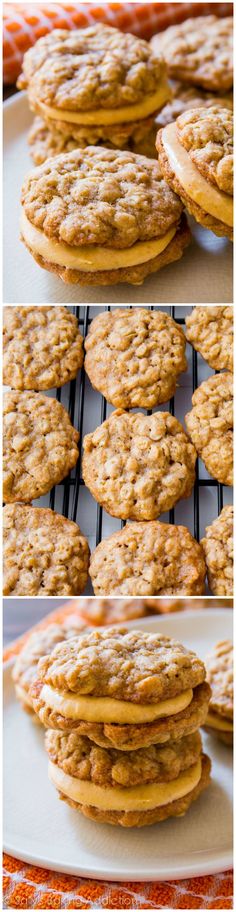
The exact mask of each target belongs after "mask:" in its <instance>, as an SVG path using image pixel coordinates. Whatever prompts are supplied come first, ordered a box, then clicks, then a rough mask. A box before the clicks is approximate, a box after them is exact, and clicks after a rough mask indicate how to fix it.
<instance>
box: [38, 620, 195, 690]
mask: <svg viewBox="0 0 236 912" xmlns="http://www.w3.org/2000/svg"><path fill="white" fill-rule="evenodd" d="M38 672H39V678H40V680H41V681H42V682H43V683H46V684H50V685H51V686H52V687H56V688H58V689H59V690H62V691H69V692H70V691H71V692H72V693H76V694H86V695H87V696H88V695H90V696H94V697H96V696H99V697H102V696H104V697H113V698H115V699H117V700H128V701H132V702H134V703H155V702H157V701H158V702H159V700H163V699H168V698H169V697H172V696H175V695H177V694H179V693H181V692H182V691H183V690H186V689H187V688H189V687H192V686H193V687H196V686H197V685H198V684H200V683H201V682H202V681H204V678H205V668H204V664H203V662H202V661H201V659H199V658H198V656H197V655H196V654H195V653H194V652H193V651H192V650H188V649H186V648H185V647H184V646H182V645H181V643H178V642H177V641H175V640H173V639H170V638H169V637H166V636H162V635H161V634H153V633H145V632H144V631H140V630H132V631H127V630H126V628H125V627H124V628H122V627H121V628H120V627H119V628H117V627H111V628H110V629H109V630H105V631H100V630H99V631H98V630H96V631H92V632H91V633H89V634H86V635H85V636H82V637H80V638H78V637H74V638H72V639H70V640H68V641H67V642H66V643H62V644H61V645H59V646H58V647H56V649H54V650H53V652H52V653H51V655H50V656H46V657H45V658H43V659H41V660H40V662H39V666H38Z"/></svg>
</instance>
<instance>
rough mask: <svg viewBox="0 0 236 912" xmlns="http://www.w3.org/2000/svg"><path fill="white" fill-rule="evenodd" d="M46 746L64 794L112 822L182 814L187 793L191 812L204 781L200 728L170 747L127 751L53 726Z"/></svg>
mask: <svg viewBox="0 0 236 912" xmlns="http://www.w3.org/2000/svg"><path fill="white" fill-rule="evenodd" d="M46 750H47V753H48V755H49V778H50V779H51V781H52V782H53V783H54V784H55V785H56V787H57V789H58V790H59V796H60V797H62V798H63V799H64V800H65V801H68V803H69V804H72V806H73V807H76V809H78V810H79V811H82V813H85V816H91V817H92V818H94V819H98V820H99V819H101V820H103V821H105V820H106V821H107V822H108V823H119V824H121V825H123V826H130V825H132V826H135V825H136V826H144V825H145V824H146V823H153V822H154V820H155V814H156V815H157V819H165V817H169V816H171V814H172V813H174V814H178V813H179V812H180V801H181V802H182V801H183V796H184V798H185V802H186V796H187V802H186V806H185V810H187V807H188V806H189V804H190V803H191V801H192V796H193V790H194V789H196V787H198V788H199V785H200V783H201V782H202V762H204V761H203V755H202V747H201V738H200V736H199V733H198V732H195V734H193V735H191V736H188V737H186V738H182V740H180V741H178V742H175V741H173V742H171V743H170V745H169V746H168V747H156V746H155V745H152V746H151V747H149V748H143V749H141V750H138V751H135V752H130V753H129V752H126V753H122V752H121V751H117V750H114V749H113V750H112V749H106V750H104V749H102V748H100V747H97V746H96V745H94V744H91V742H90V741H89V740H88V739H87V738H82V737H79V736H78V735H76V734H74V733H73V734H69V735H63V734H61V733H58V732H54V731H50V730H49V731H48V732H47V734H46ZM205 784H206V783H205ZM200 788H201V789H202V786H201V785H200ZM90 802H91V803H90ZM117 808H119V810H117ZM182 810H183V809H182Z"/></svg>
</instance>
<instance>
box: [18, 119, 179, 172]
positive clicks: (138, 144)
mask: <svg viewBox="0 0 236 912" xmlns="http://www.w3.org/2000/svg"><path fill="white" fill-rule="evenodd" d="M179 113H180V112H179ZM150 136H151V147H150ZM155 136H156V129H155V124H154V116H151V117H147V118H145V119H142V120H139V121H130V122H129V121H127V123H121V124H112V125H111V124H109V126H105V125H104V124H103V125H101V124H100V125H95V124H94V125H93V126H92V125H91V124H90V125H89V126H85V125H84V126H82V124H75V123H73V124H70V123H66V121H58V120H56V121H55V120H52V118H50V117H48V116H47V117H45V120H44V119H43V118H42V117H38V116H37V117H35V118H34V121H33V125H32V127H31V129H30V131H29V134H28V143H29V146H30V152H31V155H32V158H33V160H34V163H35V165H42V164H43V162H45V161H46V159H47V158H51V156H52V155H60V153H61V152H72V151H73V150H74V149H78V148H80V149H81V148H82V149H84V148H85V147H86V146H91V145H92V146H96V145H103V146H106V148H107V149H110V148H111V149H112V148H117V149H129V150H130V152H137V153H139V154H140V155H147V156H149V155H150V157H151V158H155V157H156V152H155Z"/></svg>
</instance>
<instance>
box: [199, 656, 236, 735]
mask: <svg viewBox="0 0 236 912" xmlns="http://www.w3.org/2000/svg"><path fill="white" fill-rule="evenodd" d="M206 669H207V679H208V681H209V684H210V687H211V699H210V703H209V711H208V714H207V718H206V722H205V726H204V727H205V728H206V730H207V731H208V732H209V733H210V734H212V735H215V736H216V737H217V738H219V739H220V741H223V743H224V744H227V745H229V746H230V747H231V746H232V745H233V715H234V709H233V699H234V682H233V674H234V661H233V643H232V642H231V641H230V640H223V642H220V643H216V645H215V647H214V649H213V651H212V652H211V653H210V654H209V655H208V656H207V658H206Z"/></svg>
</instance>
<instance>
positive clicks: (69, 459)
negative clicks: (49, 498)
mask: <svg viewBox="0 0 236 912" xmlns="http://www.w3.org/2000/svg"><path fill="white" fill-rule="evenodd" d="M3 416H4V417H3V498H4V500H5V501H6V503H14V501H17V500H23V501H31V500H34V499H35V498H37V497H40V496H41V495H42V494H46V493H47V491H50V488H52V487H53V485H55V484H58V483H59V481H61V480H62V478H65V476H66V475H68V472H69V471H70V469H72V468H73V466H75V464H76V462H77V459H78V455H79V450H78V447H77V442H78V439H79V434H78V431H76V430H75V428H74V427H73V426H72V424H71V421H70V418H69V415H68V413H67V411H66V409H64V407H63V405H61V403H60V402H58V401H57V399H51V397H49V396H43V395H42V393H34V392H25V393H22V392H18V391H17V390H13V391H11V392H10V393H6V394H5V396H4V403H3Z"/></svg>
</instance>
